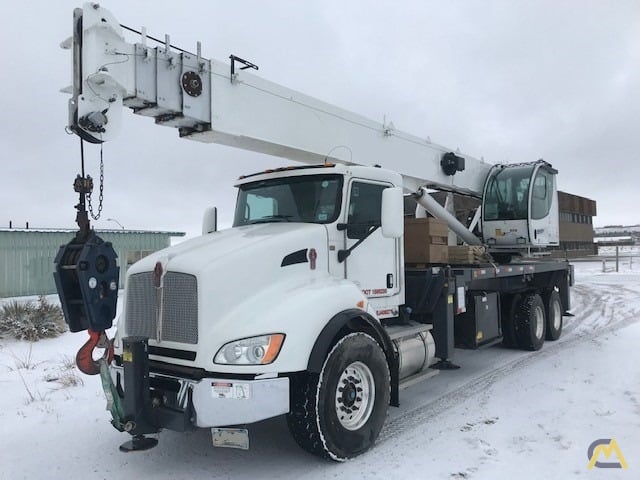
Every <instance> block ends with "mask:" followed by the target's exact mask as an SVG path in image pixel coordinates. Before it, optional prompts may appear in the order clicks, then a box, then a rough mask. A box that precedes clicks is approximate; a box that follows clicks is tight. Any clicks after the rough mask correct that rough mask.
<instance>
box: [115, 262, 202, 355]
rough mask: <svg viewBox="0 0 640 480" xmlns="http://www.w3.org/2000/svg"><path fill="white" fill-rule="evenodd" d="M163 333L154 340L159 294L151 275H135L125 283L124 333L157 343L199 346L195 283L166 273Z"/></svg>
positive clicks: (194, 278)
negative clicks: (165, 342)
mask: <svg viewBox="0 0 640 480" xmlns="http://www.w3.org/2000/svg"><path fill="white" fill-rule="evenodd" d="M162 290H163V291H162V298H163V300H162V311H163V315H162V332H161V338H160V339H158V338H157V318H158V307H159V305H158V302H159V300H158V299H159V294H158V290H157V289H156V288H155V287H154V285H153V272H145V273H137V274H135V275H131V276H130V277H129V280H128V283H127V304H126V310H125V311H126V321H127V325H126V330H127V334H129V335H139V336H143V337H148V338H151V339H156V340H167V341H171V342H179V343H190V344H197V343H198V283H197V281H196V277H194V276H193V275H188V274H185V273H177V272H167V273H166V275H165V277H164V287H163V289H162Z"/></svg>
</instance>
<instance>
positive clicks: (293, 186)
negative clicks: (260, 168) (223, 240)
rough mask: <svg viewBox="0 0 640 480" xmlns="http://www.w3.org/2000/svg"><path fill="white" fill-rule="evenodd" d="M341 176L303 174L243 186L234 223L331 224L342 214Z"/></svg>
mask: <svg viewBox="0 0 640 480" xmlns="http://www.w3.org/2000/svg"><path fill="white" fill-rule="evenodd" d="M341 199H342V176H341V175H302V176H295V177H283V178H273V179H269V180H262V181H257V182H253V183H247V184H244V185H241V186H240V188H239V192H238V201H237V203H236V212H235V219H234V222H233V225H234V226H235V227H238V226H241V225H250V224H254V223H275V222H304V223H331V222H334V221H335V220H336V219H337V218H338V215H339V214H340V207H341Z"/></svg>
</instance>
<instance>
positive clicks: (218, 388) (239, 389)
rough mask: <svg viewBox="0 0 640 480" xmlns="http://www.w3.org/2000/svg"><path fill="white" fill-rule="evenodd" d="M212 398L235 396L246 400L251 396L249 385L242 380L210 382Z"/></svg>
mask: <svg viewBox="0 0 640 480" xmlns="http://www.w3.org/2000/svg"><path fill="white" fill-rule="evenodd" d="M211 395H212V396H213V398H235V399H238V400H248V399H249V398H251V385H250V384H249V383H243V382H219V381H216V382H211Z"/></svg>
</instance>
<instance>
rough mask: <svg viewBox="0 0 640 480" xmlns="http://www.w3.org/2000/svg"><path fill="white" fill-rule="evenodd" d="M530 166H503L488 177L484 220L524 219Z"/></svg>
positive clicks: (527, 200)
mask: <svg viewBox="0 0 640 480" xmlns="http://www.w3.org/2000/svg"><path fill="white" fill-rule="evenodd" d="M532 169H533V167H532V166H527V167H514V168H504V169H502V170H499V171H497V173H496V174H495V175H493V176H492V177H491V178H490V179H489V184H488V185H487V191H486V193H485V198H484V209H483V210H484V219H485V220H526V219H527V217H528V210H529V208H528V205H529V181H530V178H531V170H532Z"/></svg>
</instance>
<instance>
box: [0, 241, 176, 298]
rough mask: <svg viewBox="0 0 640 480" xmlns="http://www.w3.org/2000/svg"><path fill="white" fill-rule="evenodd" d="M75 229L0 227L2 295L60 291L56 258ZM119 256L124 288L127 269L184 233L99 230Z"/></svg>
mask: <svg viewBox="0 0 640 480" xmlns="http://www.w3.org/2000/svg"><path fill="white" fill-rule="evenodd" d="M75 232H76V230H71V229H37V228H34V229H31V228H28V229H18V228H0V298H6V297H19V296H25V295H41V294H42V295H46V294H51V293H55V292H56V287H55V283H54V281H53V268H54V265H53V260H54V259H55V257H56V254H57V253H58V249H59V248H60V246H61V245H63V244H66V243H67V242H69V240H71V239H72V238H73V237H74V235H75ZM96 232H97V233H98V235H99V236H100V237H101V238H102V239H103V240H104V241H105V242H111V243H112V244H113V248H114V250H115V251H116V253H117V255H118V265H119V266H120V288H123V287H124V279H125V275H126V270H127V268H128V267H129V266H130V265H132V264H133V263H135V262H137V261H138V260H140V259H141V258H143V257H145V256H146V255H148V254H150V253H152V252H155V251H157V250H161V249H163V248H165V247H168V246H169V245H170V244H171V237H183V236H184V233H182V232H159V231H144V230H124V229H122V230H96Z"/></svg>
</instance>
